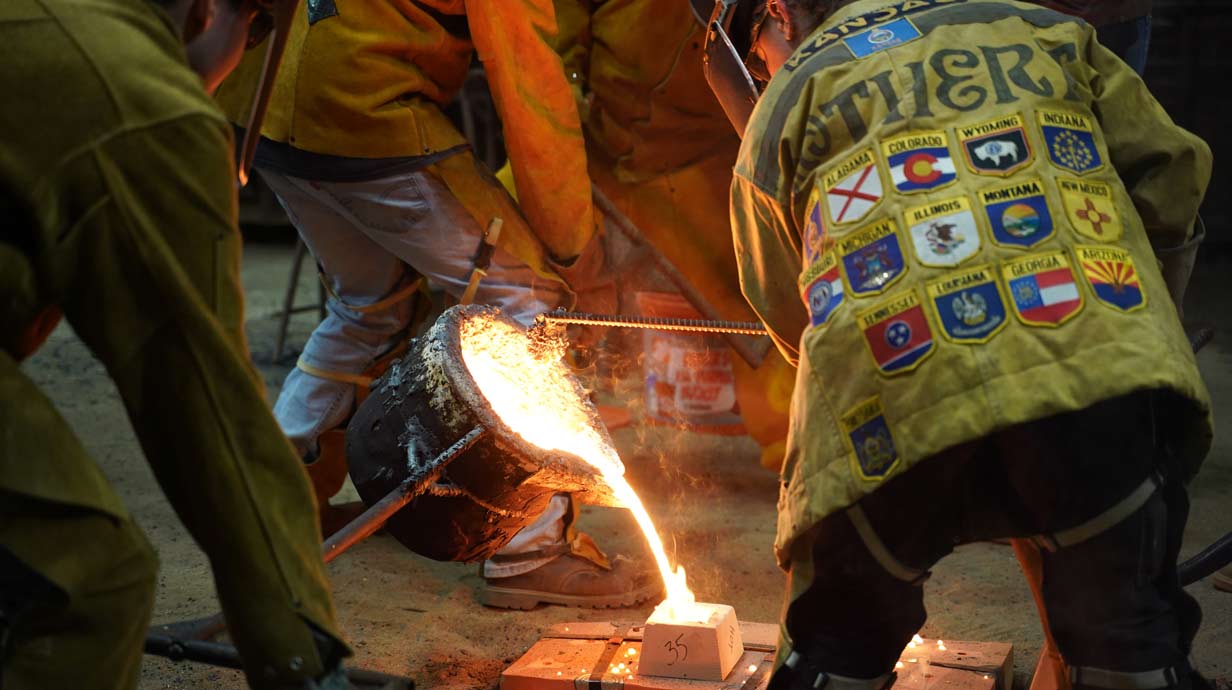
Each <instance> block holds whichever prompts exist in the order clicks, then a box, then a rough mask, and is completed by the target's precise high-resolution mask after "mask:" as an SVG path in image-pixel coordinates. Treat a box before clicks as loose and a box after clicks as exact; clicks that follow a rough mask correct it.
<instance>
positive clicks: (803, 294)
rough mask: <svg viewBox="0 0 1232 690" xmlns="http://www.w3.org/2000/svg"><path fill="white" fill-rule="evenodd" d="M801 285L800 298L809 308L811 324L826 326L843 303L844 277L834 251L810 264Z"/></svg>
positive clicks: (802, 276) (802, 277)
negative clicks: (841, 274) (840, 273)
mask: <svg viewBox="0 0 1232 690" xmlns="http://www.w3.org/2000/svg"><path fill="white" fill-rule="evenodd" d="M800 285H801V288H800V299H802V300H804V306H805V307H806V308H807V309H808V312H809V324H810V325H812V326H824V325H825V324H826V322H827V321H829V320H830V317H831V316H833V315H834V312H836V311H838V308H839V307H841V306H842V305H843V278H842V276H840V275H839V271H838V258H837V257H836V256H835V254H834V252H832V251H831V252H826V253H825V254H824V255H822V257H821V260H820V261H818V262H816V263H814V264H813V265H812V266H809V268H808V270H806V271H805V272H804V273H803V274H802V275H801V276H800Z"/></svg>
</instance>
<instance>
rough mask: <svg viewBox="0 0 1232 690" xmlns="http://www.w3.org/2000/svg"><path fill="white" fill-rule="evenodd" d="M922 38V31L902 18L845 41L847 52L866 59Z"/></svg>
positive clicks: (854, 35) (852, 36)
mask: <svg viewBox="0 0 1232 690" xmlns="http://www.w3.org/2000/svg"><path fill="white" fill-rule="evenodd" d="M920 36H921V34H920V30H919V29H917V28H915V24H912V23H911V20H910V19H907V18H905V17H904V18H900V19H895V20H894V21H892V22H886V23H885V24H882V25H881V26H875V27H873V28H871V29H869V30H868V31H861V32H860V33H858V34H852V35H851V36H848V37H847V38H844V39H843V43H844V44H846V45H847V50H850V51H851V54H852V55H854V56H855V57H856V58H865V57H868V56H869V55H872V54H873V53H879V52H881V51H883V50H886V49H887V48H893V47H894V46H901V45H902V44H904V43H908V42H910V41H914V40H915V39H917V38H919V37H920Z"/></svg>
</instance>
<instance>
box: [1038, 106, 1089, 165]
mask: <svg viewBox="0 0 1232 690" xmlns="http://www.w3.org/2000/svg"><path fill="white" fill-rule="evenodd" d="M1035 117H1036V119H1037V120H1039V125H1040V133H1041V134H1042V135H1043V136H1044V146H1045V148H1047V150H1048V161H1049V162H1050V163H1052V164H1053V165H1055V166H1057V167H1058V168H1061V169H1063V170H1069V171H1070V172H1073V173H1077V174H1079V175H1085V174H1086V173H1089V172H1091V171H1092V170H1099V169H1100V168H1102V167H1104V159H1103V157H1101V156H1100V155H1099V147H1098V146H1096V144H1095V127H1094V126H1093V125H1092V123H1091V120H1090V118H1088V117H1086V116H1085V115H1079V114H1078V113H1070V112H1063V111H1058V110H1040V111H1038V112H1037V113H1036V114H1035Z"/></svg>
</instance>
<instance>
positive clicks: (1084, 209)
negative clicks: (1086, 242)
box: [1057, 177, 1125, 242]
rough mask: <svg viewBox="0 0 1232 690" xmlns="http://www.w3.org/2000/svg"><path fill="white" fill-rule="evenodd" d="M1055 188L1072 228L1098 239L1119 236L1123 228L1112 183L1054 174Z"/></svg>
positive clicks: (1108, 239) (1110, 238)
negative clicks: (1057, 190) (1075, 178)
mask: <svg viewBox="0 0 1232 690" xmlns="http://www.w3.org/2000/svg"><path fill="white" fill-rule="evenodd" d="M1057 188H1058V189H1060V190H1061V202H1062V203H1063V204H1065V217H1066V218H1067V219H1068V220H1069V224H1070V227H1072V228H1073V229H1074V231H1075V232H1077V233H1078V234H1080V235H1083V236H1085V237H1089V238H1091V239H1093V240H1099V241H1101V242H1114V241H1116V240H1119V239H1121V235H1122V234H1124V233H1125V228H1124V226H1122V225H1121V216H1120V215H1119V214H1118V213H1117V209H1116V200H1115V197H1113V191H1112V185H1110V184H1107V183H1104V182H1096V181H1095V180H1074V179H1070V178H1067V177H1058V178H1057Z"/></svg>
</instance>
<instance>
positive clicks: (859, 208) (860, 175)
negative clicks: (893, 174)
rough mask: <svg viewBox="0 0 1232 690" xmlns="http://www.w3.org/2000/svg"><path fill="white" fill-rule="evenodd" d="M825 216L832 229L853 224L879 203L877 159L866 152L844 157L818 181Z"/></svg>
mask: <svg viewBox="0 0 1232 690" xmlns="http://www.w3.org/2000/svg"><path fill="white" fill-rule="evenodd" d="M821 185H822V189H823V191H824V193H825V202H826V203H825V206H826V216H827V217H828V218H829V219H830V222H832V223H834V224H836V225H842V224H845V223H854V222H856V221H858V220H860V219H861V218H863V217H864V216H867V215H868V212H869V211H872V210H873V209H874V208H876V206H877V204H879V203H881V197H882V196H883V192H882V188H881V175H879V174H878V173H877V156H876V154H874V153H873V149H871V148H866V149H864V150H862V151H858V152H856V153H855V154H853V155H851V156H849V157H847V158H846V159H844V160H843V161H841V162H840V163H839V164H838V165H836V166H834V167H833V168H831V169H830V171H829V172H827V173H825V174H824V175H823V176H822V178H821Z"/></svg>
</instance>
